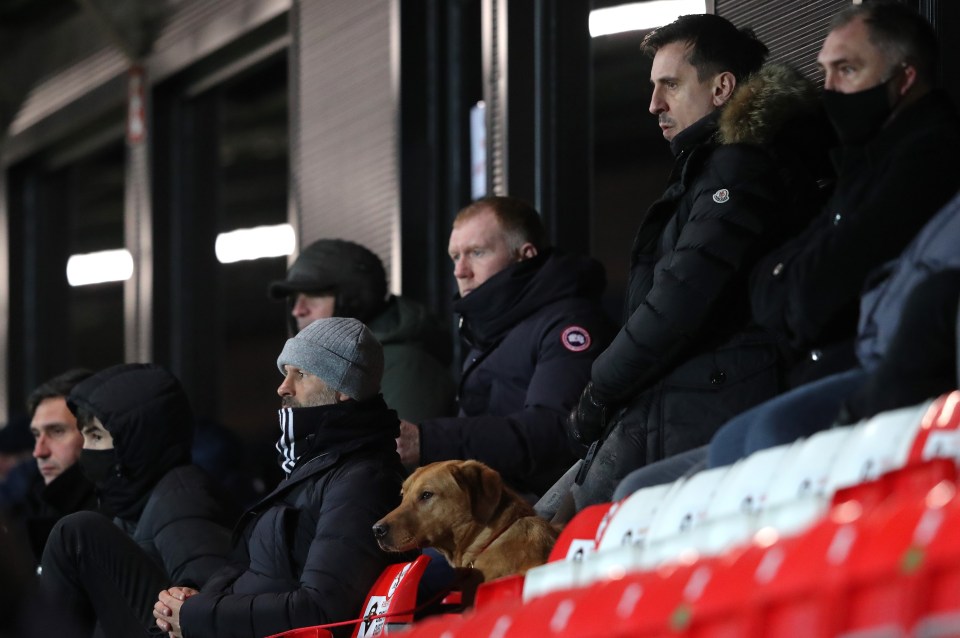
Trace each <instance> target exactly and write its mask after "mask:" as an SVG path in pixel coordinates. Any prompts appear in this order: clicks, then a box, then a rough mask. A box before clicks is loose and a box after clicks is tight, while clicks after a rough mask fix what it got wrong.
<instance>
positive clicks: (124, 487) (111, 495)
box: [80, 448, 136, 516]
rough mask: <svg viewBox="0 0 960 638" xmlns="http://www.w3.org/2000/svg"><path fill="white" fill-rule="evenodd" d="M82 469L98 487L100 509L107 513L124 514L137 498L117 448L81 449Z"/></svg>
mask: <svg viewBox="0 0 960 638" xmlns="http://www.w3.org/2000/svg"><path fill="white" fill-rule="evenodd" d="M80 469H82V470H83V473H84V474H85V475H86V477H87V478H88V479H89V480H90V481H91V482H92V483H93V484H94V485H95V486H96V487H97V496H98V497H99V499H100V509H101V510H102V511H103V513H104V514H107V515H111V516H112V515H119V514H122V513H123V511H124V508H125V507H126V506H127V505H128V504H129V503H130V501H131V500H134V499H135V496H136V495H135V494H134V493H132V490H131V487H130V485H129V484H128V483H127V481H126V479H125V478H124V476H123V471H122V469H121V466H120V460H119V459H118V458H117V450H116V448H111V449H109V450H80Z"/></svg>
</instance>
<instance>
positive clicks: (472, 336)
mask: <svg viewBox="0 0 960 638" xmlns="http://www.w3.org/2000/svg"><path fill="white" fill-rule="evenodd" d="M545 236H546V233H545V231H544V229H543V225H542V223H541V221H540V215H539V213H537V211H536V210H535V209H534V208H533V207H532V206H530V205H529V204H527V203H526V202H524V201H522V200H519V199H517V198H513V197H485V198H482V199H479V200H477V201H476V202H474V203H473V204H471V205H470V206H467V207H466V208H464V209H463V210H462V211H460V213H459V214H458V215H457V217H456V219H455V220H454V222H453V231H452V232H451V234H450V244H449V252H450V258H451V259H452V260H453V264H454V266H453V267H454V276H455V277H456V279H457V286H458V288H459V290H460V295H459V298H457V299H456V300H455V301H454V310H455V311H456V312H457V313H458V314H459V315H460V316H461V321H460V334H461V336H462V337H464V340H465V341H466V342H467V343H468V345H469V346H470V352H469V353H468V355H467V358H466V360H465V361H464V364H463V375H462V378H461V381H460V390H459V393H458V398H459V402H460V414H459V415H458V416H457V417H455V418H437V419H428V420H425V421H422V422H420V423H419V424H413V423H407V422H402V423H401V432H402V435H401V438H400V441H399V442H398V446H399V450H400V456H401V458H402V459H403V461H404V463H405V464H406V465H409V466H417V465H426V464H428V463H432V462H434V461H445V460H450V459H477V460H479V461H483V462H484V463H486V464H487V465H489V466H490V467H492V468H494V469H495V470H497V471H498V472H500V474H501V475H502V476H503V477H504V479H506V481H507V482H508V483H510V485H511V486H512V487H514V488H515V489H517V490H519V491H521V492H524V493H526V494H536V495H539V494H542V493H543V491H544V490H545V489H546V488H548V487H550V485H552V484H553V482H554V481H555V480H556V479H557V478H559V477H560V475H561V474H563V472H564V470H566V468H568V467H569V466H570V464H571V463H572V462H573V461H574V460H575V459H576V456H575V454H574V448H573V447H572V446H571V445H570V442H569V440H568V437H567V435H566V431H565V429H564V420H565V419H566V415H567V413H568V412H569V411H570V408H571V407H573V406H574V405H575V404H576V400H577V396H578V395H579V394H580V391H581V390H582V389H583V386H584V384H585V383H586V382H587V380H588V379H589V378H590V366H591V364H592V363H593V360H594V359H595V358H596V356H597V354H598V353H600V352H602V351H603V349H604V348H605V347H606V346H607V344H608V343H609V342H610V338H611V337H612V336H613V332H614V328H613V326H612V322H611V321H610V320H609V319H608V318H607V317H606V315H605V314H604V312H603V309H602V308H601V307H600V304H599V299H600V295H601V294H602V293H603V289H604V287H605V286H606V275H605V273H604V271H603V266H601V265H600V264H599V263H598V262H597V261H595V260H593V259H591V258H589V257H584V256H579V255H568V254H564V253H562V252H560V251H558V250H551V249H549V248H548V247H547V245H546V239H545Z"/></svg>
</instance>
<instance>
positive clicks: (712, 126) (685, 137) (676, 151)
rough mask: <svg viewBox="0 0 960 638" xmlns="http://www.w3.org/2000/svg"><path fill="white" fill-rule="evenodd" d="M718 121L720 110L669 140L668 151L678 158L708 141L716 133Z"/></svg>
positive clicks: (705, 116)
mask: <svg viewBox="0 0 960 638" xmlns="http://www.w3.org/2000/svg"><path fill="white" fill-rule="evenodd" d="M718 119H720V110H719V109H717V110H715V111H713V112H712V113H710V114H708V115H704V116H703V117H701V118H700V119H699V120H697V121H696V122H694V123H693V124H691V125H690V126H688V127H687V128H685V129H683V130H682V131H680V132H679V133H677V134H676V136H674V138H673V139H672V140H670V151H671V152H672V153H673V156H674V157H677V158H679V157H680V156H681V155H683V154H684V152H686V151H689V150H690V149H692V148H694V147H695V146H699V145H700V144H703V143H704V142H706V141H709V140H710V138H711V137H713V135H714V133H716V132H717V120H718Z"/></svg>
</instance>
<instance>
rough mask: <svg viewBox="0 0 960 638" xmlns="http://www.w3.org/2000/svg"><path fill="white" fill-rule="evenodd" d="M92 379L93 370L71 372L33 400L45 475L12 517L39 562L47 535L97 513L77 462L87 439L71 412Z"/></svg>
mask: <svg viewBox="0 0 960 638" xmlns="http://www.w3.org/2000/svg"><path fill="white" fill-rule="evenodd" d="M91 374H92V373H91V372H89V371H87V370H70V371H68V372H65V373H63V374H60V375H57V376H56V377H54V378H52V379H50V380H48V381H45V382H44V383H41V384H40V385H39V386H37V388H36V389H35V390H34V391H33V392H31V393H30V396H29V397H27V412H28V413H29V415H30V432H31V433H32V434H33V439H34V446H33V458H34V461H33V463H34V465H35V466H36V469H37V471H38V472H39V473H38V474H37V482H36V483H35V484H34V486H33V489H32V490H31V491H30V493H29V494H28V495H27V498H26V499H24V500H23V501H21V502H19V503H17V504H16V505H15V506H14V507H12V508H11V509H10V511H9V516H10V517H11V519H13V520H16V521H18V522H19V523H22V524H23V526H24V531H25V533H26V535H27V538H28V539H29V542H30V545H31V547H32V549H33V551H34V554H35V556H36V562H38V563H39V562H40V556H41V555H42V554H43V547H44V545H46V543H47V536H49V535H50V530H51V529H52V528H53V526H54V524H55V523H56V522H57V521H58V520H59V519H60V518H62V517H63V516H66V515H67V514H71V513H73V512H79V511H80V510H95V509H97V497H96V494H94V490H93V483H91V482H90V481H88V480H87V479H86V477H84V475H83V472H82V471H81V469H80V465H79V464H78V463H77V461H78V459H79V458H80V451H81V449H82V448H83V435H82V434H80V429H79V428H78V427H77V418H76V417H75V416H74V415H73V413H72V412H70V408H68V407H67V395H68V394H70V390H72V389H73V387H74V386H75V385H76V384H77V383H79V382H81V381H83V380H84V379H86V378H87V377H89V376H90V375H91Z"/></svg>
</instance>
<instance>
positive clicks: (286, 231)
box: [215, 224, 296, 264]
mask: <svg viewBox="0 0 960 638" xmlns="http://www.w3.org/2000/svg"><path fill="white" fill-rule="evenodd" d="M295 247H296V235H295V234H294V232H293V226H291V225H290V224H280V225H278V226H257V227H255V228H242V229H240V230H233V231H230V232H229V233H220V234H219V235H217V243H216V244H215V250H216V253H217V259H218V260H219V261H220V263H221V264H232V263H234V262H237V261H248V260H251V259H263V258H264V257H283V256H285V255H291V254H293V249H294V248H295Z"/></svg>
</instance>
